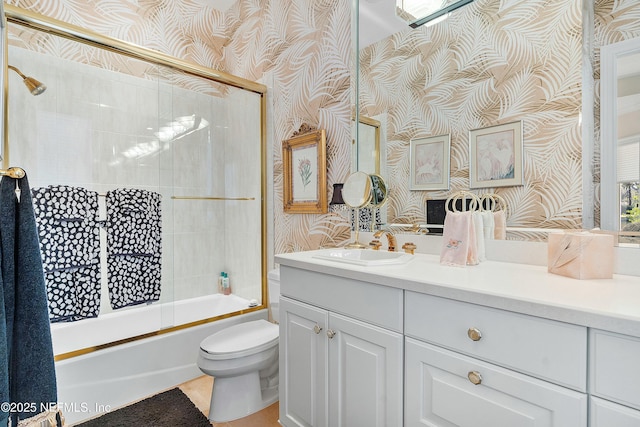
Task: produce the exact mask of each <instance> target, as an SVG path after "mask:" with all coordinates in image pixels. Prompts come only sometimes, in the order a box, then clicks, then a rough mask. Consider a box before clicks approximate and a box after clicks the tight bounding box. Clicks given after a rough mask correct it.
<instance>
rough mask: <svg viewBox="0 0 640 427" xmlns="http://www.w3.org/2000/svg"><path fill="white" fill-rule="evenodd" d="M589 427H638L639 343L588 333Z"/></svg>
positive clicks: (619, 337)
mask: <svg viewBox="0 0 640 427" xmlns="http://www.w3.org/2000/svg"><path fill="white" fill-rule="evenodd" d="M589 351H590V358H589V375H590V379H591V382H590V389H591V396H592V397H591V402H590V413H591V425H590V427H608V426H615V427H637V426H640V370H639V369H638V363H639V362H640V339H639V338H635V337H630V336H626V335H621V334H614V333H611V332H606V331H601V330H598V329H591V330H590V336H589Z"/></svg>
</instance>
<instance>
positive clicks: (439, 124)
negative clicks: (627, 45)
mask: <svg viewBox="0 0 640 427" xmlns="http://www.w3.org/2000/svg"><path fill="white" fill-rule="evenodd" d="M589 4H591V2H588V1H585V5H589ZM593 11H594V23H595V26H594V28H593V29H592V30H593V33H594V34H593V39H594V40H593V46H594V50H595V51H596V52H595V54H594V55H592V61H591V63H589V64H583V63H582V60H583V58H582V47H583V40H582V37H583V36H582V30H583V22H588V18H589V17H587V16H583V2H582V1H581V0H567V1H551V2H550V1H547V0H527V1H519V0H512V1H504V0H503V1H499V0H475V2H474V3H472V4H470V5H468V6H465V7H464V8H462V9H459V10H458V11H456V12H454V13H453V14H452V15H451V16H450V17H449V18H448V19H447V20H445V21H444V22H442V23H439V24H436V25H434V26H432V27H420V28H418V29H416V30H412V31H406V32H402V33H399V34H396V35H394V36H392V37H390V38H388V39H385V40H382V41H380V42H378V43H376V44H374V45H371V46H369V47H367V48H365V49H363V50H362V51H361V52H360V63H361V75H360V81H361V86H360V112H361V114H362V115H365V116H368V117H373V118H378V119H381V120H385V121H386V122H387V127H386V129H387V134H386V141H387V148H386V155H387V165H388V169H387V172H388V173H387V175H388V176H387V178H388V184H389V188H390V189H391V193H390V202H389V208H388V210H389V212H388V214H389V222H396V223H419V222H424V221H425V218H424V212H425V203H426V200H427V199H434V198H446V197H448V196H449V195H450V194H451V193H453V192H456V191H459V190H467V189H468V188H469V163H470V160H471V159H469V131H470V130H473V129H478V128H484V127H488V126H493V125H497V124H503V123H508V122H512V121H516V120H521V121H522V122H523V124H524V153H523V157H524V159H523V163H524V185H523V186H519V187H500V188H486V189H477V190H474V192H476V193H477V194H483V193H497V194H500V195H501V196H502V197H503V198H504V199H505V200H506V201H507V204H508V205H509V213H508V214H509V218H508V225H509V226H513V227H524V228H527V227H542V228H569V229H573V228H580V227H582V199H583V193H582V192H583V188H582V183H581V181H580V177H581V176H582V162H583V160H582V155H583V153H582V138H583V137H582V127H581V116H580V115H581V109H582V99H581V97H582V73H583V70H584V69H592V70H594V79H595V83H596V87H597V86H598V76H599V72H598V70H599V67H600V64H599V46H601V45H603V44H609V43H614V42H617V41H620V40H623V39H628V38H632V37H637V36H639V35H640V3H638V2H637V1H634V0H622V1H614V0H601V1H599V0H596V1H595V4H593ZM589 33H590V31H587V34H589ZM596 93H597V90H596ZM594 115H595V117H594V122H595V135H594V138H595V141H594V143H595V146H596V147H599V131H598V130H599V108H598V101H596V106H595V112H594ZM447 133H450V134H451V141H452V147H451V159H450V160H451V186H450V190H449V191H429V192H427V191H410V190H409V189H408V182H409V162H410V158H409V141H410V140H411V139H413V138H420V137H428V136H435V135H441V134H447ZM595 151H596V152H595V154H594V158H593V160H592V163H593V164H594V165H598V164H599V149H596V150H595ZM594 169H595V170H596V172H598V171H599V169H598V167H597V166H595V167H594ZM598 184H599V173H596V174H595V176H594V189H593V190H592V189H585V191H594V192H595V195H594V198H595V200H596V201H595V212H594V213H595V218H596V219H597V218H599V215H598V210H599V203H598V197H597V193H598V190H599V187H598ZM596 225H597V224H596ZM543 237H544V236H543V235H539V234H538V235H536V234H535V233H533V234H532V233H527V232H517V233H509V235H508V238H510V239H516V240H519V239H526V240H531V239H540V238H543Z"/></svg>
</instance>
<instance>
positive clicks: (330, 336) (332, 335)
mask: <svg viewBox="0 0 640 427" xmlns="http://www.w3.org/2000/svg"><path fill="white" fill-rule="evenodd" d="M335 335H336V333H335V332H334V331H333V329H329V330H328V331H327V336H328V337H329V339H331V338H333V337H334V336H335Z"/></svg>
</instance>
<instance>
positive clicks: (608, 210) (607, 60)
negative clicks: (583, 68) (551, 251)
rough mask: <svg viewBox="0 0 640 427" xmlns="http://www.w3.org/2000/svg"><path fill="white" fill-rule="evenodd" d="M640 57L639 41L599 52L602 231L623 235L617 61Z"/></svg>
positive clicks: (627, 42) (604, 48)
mask: <svg viewBox="0 0 640 427" xmlns="http://www.w3.org/2000/svg"><path fill="white" fill-rule="evenodd" d="M637 53H640V37H636V38H632V39H628V40H624V41H621V42H618V43H613V44H609V45H605V46H602V48H601V49H600V141H601V142H600V228H602V229H603V230H609V231H620V226H619V222H620V221H619V216H620V212H619V211H620V201H619V194H618V193H619V192H618V191H617V162H618V151H617V148H618V123H617V120H618V103H617V94H618V78H617V76H618V59H619V58H622V57H624V56H628V55H632V54H637Z"/></svg>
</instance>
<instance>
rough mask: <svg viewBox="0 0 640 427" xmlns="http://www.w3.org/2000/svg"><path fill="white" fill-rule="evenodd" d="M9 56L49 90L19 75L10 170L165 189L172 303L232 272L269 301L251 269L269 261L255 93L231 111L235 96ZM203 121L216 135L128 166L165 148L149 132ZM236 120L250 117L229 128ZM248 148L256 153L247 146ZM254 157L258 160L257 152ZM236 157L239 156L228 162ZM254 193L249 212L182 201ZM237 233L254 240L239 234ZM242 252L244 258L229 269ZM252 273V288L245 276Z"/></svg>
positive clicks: (167, 287) (100, 184) (59, 180)
mask: <svg viewBox="0 0 640 427" xmlns="http://www.w3.org/2000/svg"><path fill="white" fill-rule="evenodd" d="M9 58H10V62H11V64H13V65H16V66H17V67H18V68H20V69H21V70H23V71H24V72H25V73H26V74H28V75H33V76H34V77H36V78H38V79H39V80H41V81H43V82H45V83H46V84H47V86H48V89H47V92H45V94H43V95H41V96H38V97H33V96H31V95H30V94H29V93H28V92H27V91H26V90H25V89H24V87H23V86H22V83H21V81H20V80H19V79H17V78H16V79H12V80H11V81H10V82H9V87H10V93H9V103H10V104H9V113H10V125H9V132H10V138H9V141H10V157H11V163H12V164H14V165H19V166H22V167H24V168H25V170H26V171H27V173H28V175H29V181H30V184H31V185H32V186H34V187H35V186H44V185H51V184H69V185H78V186H84V187H86V188H89V189H92V190H95V191H99V192H105V191H108V190H110V189H113V188H117V187H125V186H126V187H130V186H135V187H140V188H146V189H149V190H152V191H158V192H160V193H161V194H162V196H163V202H162V203H163V237H162V238H163V284H162V286H163V293H162V298H161V300H162V301H171V300H174V299H182V298H189V297H193V296H200V295H206V294H209V293H212V292H216V291H217V276H218V275H219V273H220V271H222V270H224V269H230V270H231V269H232V270H234V271H236V273H235V276H236V278H235V280H234V282H235V284H236V285H238V287H237V291H238V293H239V294H242V295H243V296H246V297H248V298H259V296H260V289H259V284H260V279H259V278H260V266H259V262H256V261H251V262H249V263H247V262H246V260H247V259H252V260H259V253H260V252H259V249H260V246H259V236H260V232H259V230H260V215H259V206H260V191H259V179H260V174H259V169H260V162H259V137H260V126H259V123H260V114H259V102H258V101H256V100H255V99H253V95H254V94H250V95H252V96H249V97H248V98H246V99H241V101H240V102H247V103H251V102H252V101H253V103H254V105H255V107H254V106H248V105H240V106H238V107H237V108H235V109H230V108H229V102H228V101H227V100H223V99H220V98H216V97H212V96H208V95H203V94H196V93H195V92H193V91H187V90H184V89H180V88H177V87H176V86H174V85H171V84H167V83H163V82H159V81H157V80H156V81H154V80H145V79H141V78H136V77H133V76H128V75H124V74H121V73H114V72H111V71H108V70H104V69H98V68H96V67H90V66H86V65H82V64H78V63H76V62H72V61H66V60H62V59H59V58H54V57H50V56H45V55H42V54H37V53H34V52H30V51H26V50H23V49H19V48H15V47H11V48H10V51H9ZM13 77H17V76H13ZM237 92H238V93H239V94H240V95H237V96H236V95H235V94H234V95H233V96H234V97H235V98H243V97H246V95H243V94H246V92H244V91H239V90H238V91H237ZM192 114H197V115H199V116H202V117H203V118H204V119H206V120H207V121H208V122H209V127H208V128H206V129H204V130H202V131H199V132H194V133H192V134H190V135H188V136H186V137H184V138H181V139H179V140H177V141H175V142H174V143H172V144H170V145H168V146H167V147H166V150H163V151H160V152H159V153H158V154H157V155H154V156H146V157H141V158H138V159H128V158H127V157H126V156H125V155H124V154H123V153H126V152H127V150H133V149H136V148H140V147H141V145H142V144H143V143H152V142H153V141H156V138H155V136H154V135H152V134H151V132H152V131H150V130H149V129H152V130H154V131H157V129H158V128H159V127H161V126H163V125H165V124H167V123H169V122H171V121H172V120H173V119H174V118H176V117H180V116H190V115H192ZM234 114H241V117H239V118H236V119H234V121H233V123H229V117H233V115H234ZM229 128H231V130H229ZM233 132H237V133H236V134H235V135H234V133H233ZM229 135H234V136H233V138H231V137H230V136H229ZM225 140H228V142H227V143H224V141H225ZM245 140H248V141H255V144H256V145H255V146H254V147H247V144H246V143H245V142H244V141H245ZM225 144H226V145H225ZM248 149H255V152H254V153H252V154H251V155H248V154H246V152H245V151H246V150H248ZM228 154H231V155H232V158H231V159H225V156H226V155H228ZM238 164H239V165H242V167H239V168H238V167H237V165H238ZM247 179H249V180H251V179H256V180H257V181H256V183H255V185H254V186H252V187H251V188H249V189H248V190H247V191H239V192H241V193H246V194H235V193H236V192H235V191H233V189H234V188H235V187H234V186H236V185H244V183H245V182H247V181H246V180H247ZM227 181H229V182H227ZM247 194H248V195H249V196H251V197H255V199H256V201H255V204H254V203H253V202H251V203H246V202H244V203H245V204H244V205H243V207H242V209H241V210H240V211H238V210H237V208H235V207H232V208H229V207H228V206H229V202H224V201H205V200H179V201H178V200H172V198H171V197H172V196H173V195H189V196H211V197H224V196H227V197H234V196H240V197H248V196H247ZM236 228H238V230H239V232H240V233H246V234H247V236H237V235H233V236H231V234H232V231H231V230H234V229H236ZM227 235H228V236H227ZM225 236H226V237H225ZM256 238H257V240H255V241H251V239H256ZM249 241H250V242H249ZM248 242H249V243H248ZM256 242H257V243H256ZM227 245H232V246H233V245H236V246H237V248H233V247H231V248H230V247H228V246H227ZM247 248H249V249H247ZM256 250H257V252H256ZM248 253H250V256H251V258H248V257H247V255H248ZM236 256H237V257H238V259H241V260H242V261H244V262H236V261H230V258H231V257H236ZM255 272H257V276H256V275H255ZM245 274H246V275H247V276H249V277H253V280H251V281H250V280H245V279H244V277H243V276H244V275H245ZM256 277H257V279H256ZM241 283H242V284H243V285H240V284H241ZM244 283H246V285H244ZM103 288H104V289H106V284H103ZM245 288H246V289H245ZM251 288H253V290H252V289H251ZM104 301H105V304H103V307H102V309H101V312H102V313H106V312H108V311H110V307H109V305H108V299H107V298H104ZM169 317H170V315H169ZM165 321H168V322H170V321H171V319H170V318H169V319H164V320H163V322H165ZM164 326H167V325H166V324H164Z"/></svg>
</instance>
